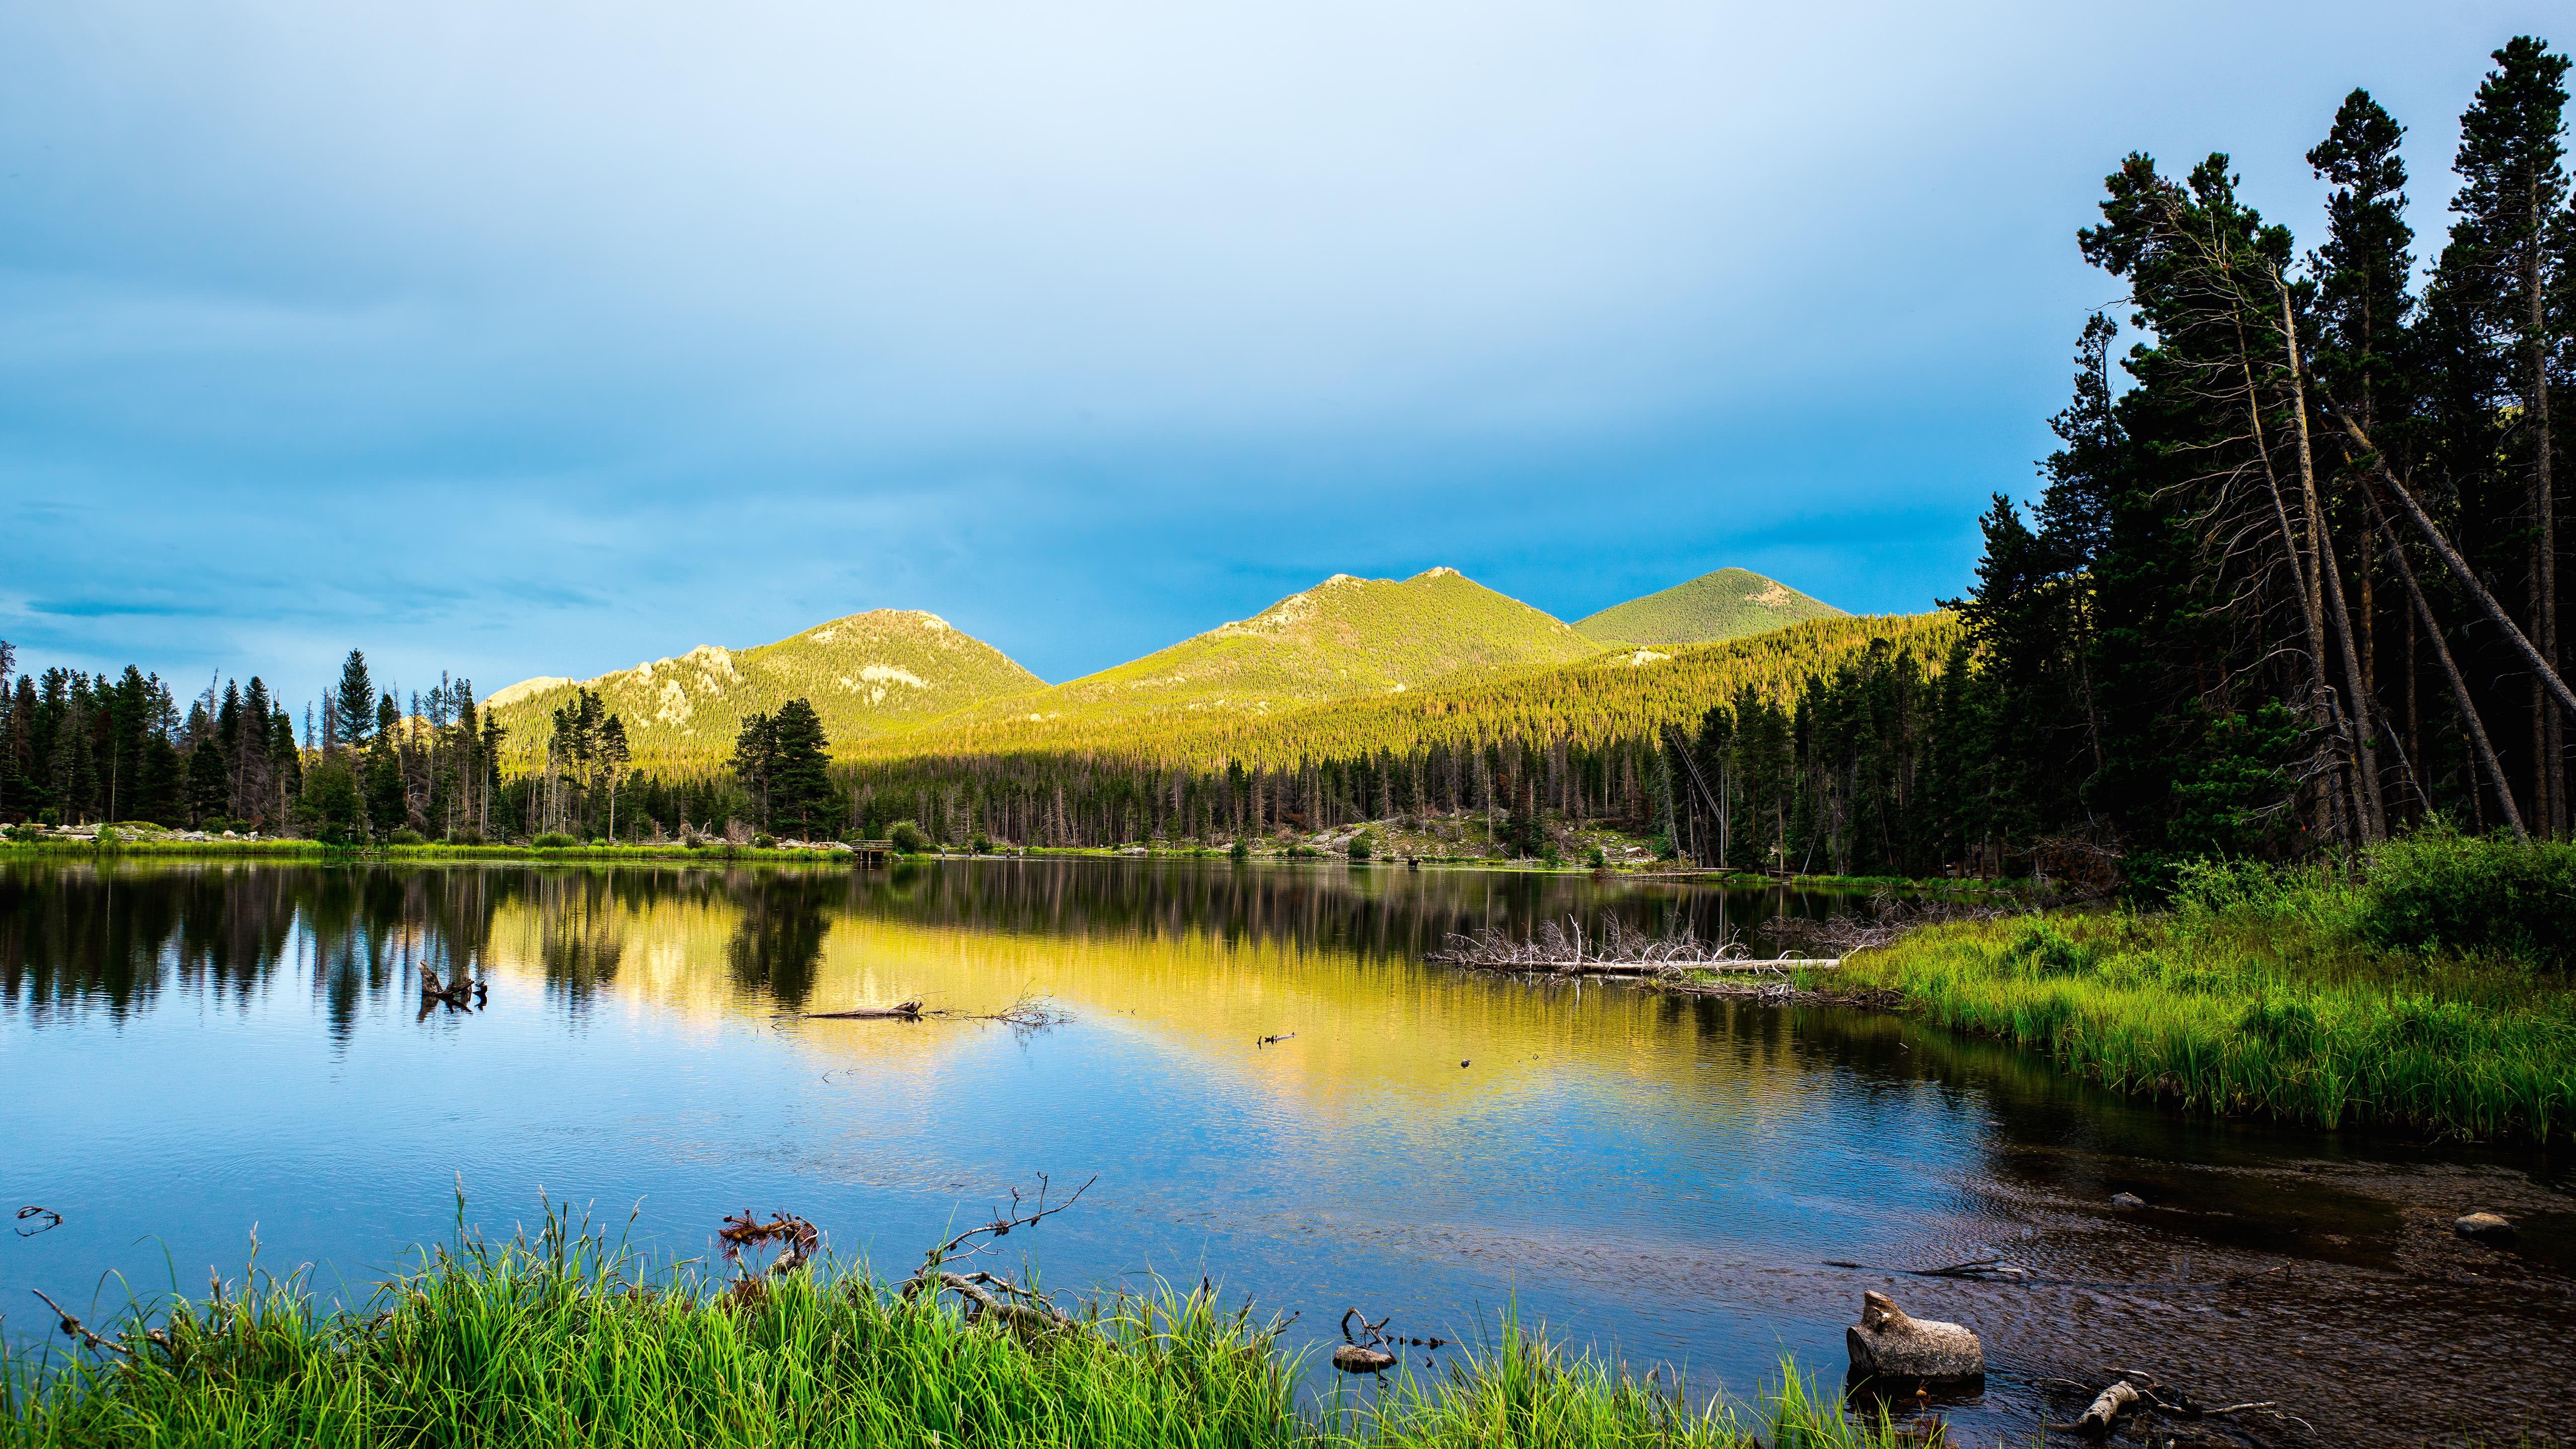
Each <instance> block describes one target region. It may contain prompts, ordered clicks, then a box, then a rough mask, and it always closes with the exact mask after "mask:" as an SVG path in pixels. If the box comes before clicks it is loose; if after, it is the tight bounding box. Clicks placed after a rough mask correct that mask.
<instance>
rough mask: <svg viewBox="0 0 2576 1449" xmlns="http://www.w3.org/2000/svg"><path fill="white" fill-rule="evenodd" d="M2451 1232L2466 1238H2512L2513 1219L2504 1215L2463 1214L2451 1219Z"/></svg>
mask: <svg viewBox="0 0 2576 1449" xmlns="http://www.w3.org/2000/svg"><path fill="white" fill-rule="evenodd" d="M2451 1231H2452V1232H2455V1233H2458V1234H2459V1235H2460V1236H2461V1237H2464V1238H2479V1239H2485V1240H2493V1239H2496V1238H2510V1237H2512V1236H2513V1219H2511V1218H2509V1217H2506V1216H2505V1215H2503V1214H2502V1213H2484V1212H2480V1213H2463V1214H2462V1215H2460V1216H2459V1217H2456V1218H2453V1219H2451Z"/></svg>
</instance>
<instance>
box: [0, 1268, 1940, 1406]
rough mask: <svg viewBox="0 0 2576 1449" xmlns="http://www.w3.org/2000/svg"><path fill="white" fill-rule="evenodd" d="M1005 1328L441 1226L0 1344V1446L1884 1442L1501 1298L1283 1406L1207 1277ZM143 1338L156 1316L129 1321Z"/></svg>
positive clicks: (1812, 1394)
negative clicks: (1412, 1350) (34, 1344)
mask: <svg viewBox="0 0 2576 1449" xmlns="http://www.w3.org/2000/svg"><path fill="white" fill-rule="evenodd" d="M1077 1317H1078V1319H1079V1322H1078V1324H1077V1326H1075V1327H1072V1328H1068V1329H1062V1330H1057V1331H1053V1332H1044V1333H1036V1334H1024V1333H1021V1332H1015V1331H1013V1330H1011V1329H1008V1328H1005V1327H1002V1326H1001V1325H999V1324H998V1323H990V1322H988V1323H985V1324H981V1325H977V1324H971V1323H969V1322H967V1321H965V1320H964V1319H962V1318H961V1317H960V1316H959V1315H958V1314H957V1313H956V1312H955V1311H954V1310H952V1309H950V1308H948V1307H944V1306H934V1305H931V1304H928V1303H926V1302H918V1301H905V1300H903V1299H901V1298H900V1297H898V1296H897V1295H896V1294H894V1293H893V1292H891V1291H890V1290H889V1289H888V1288H887V1287H886V1286H885V1285H884V1283H883V1282H881V1281H880V1280H877V1279H875V1278H873V1277H871V1276H869V1275H868V1274H867V1273H866V1272H865V1271H863V1270H855V1271H831V1270H816V1271H811V1272H804V1273H798V1274H794V1275H790V1276H788V1277H786V1278H776V1279H766V1280H762V1281H761V1282H759V1283H758V1284H756V1285H754V1286H753V1288H752V1290H751V1291H749V1292H747V1293H745V1292H733V1291H726V1290H725V1289H724V1288H723V1287H721V1286H720V1285H718V1284H717V1283H715V1282H713V1281H711V1280H709V1279H708V1278H706V1277H704V1276H702V1275H700V1274H699V1273H696V1272H693V1271H690V1270H688V1269H686V1268H683V1269H681V1270H679V1271H676V1272H665V1273H654V1272H648V1271H647V1269H646V1265H645V1264H644V1263H642V1262H641V1261H640V1260H639V1259H638V1258H636V1257H635V1256H633V1255H632V1254H629V1253H626V1252H623V1251H620V1250H617V1249H615V1248H612V1247H611V1246H610V1245H609V1244H608V1243H606V1242H604V1241H603V1240H602V1239H600V1238H598V1237H595V1236H591V1235H587V1234H575V1233H572V1232H569V1231H567V1230H566V1229H565V1227H564V1226H563V1224H562V1223H561V1222H559V1221H555V1222H550V1224H549V1227H548V1229H547V1230H546V1231H545V1232H544V1233H542V1234H541V1235H540V1236H539V1237H538V1238H537V1239H536V1240H534V1241H516V1242H512V1243H509V1244H505V1245H499V1246H489V1245H486V1244H484V1243H481V1242H479V1241H475V1240H470V1239H469V1240H467V1241H466V1242H465V1243H464V1244H463V1245H462V1246H460V1247H459V1248H457V1249H455V1250H452V1251H438V1252H434V1253H432V1254H429V1255H427V1256H426V1257H425V1258H423V1259H422V1260H421V1261H420V1264H419V1267H418V1268H417V1270H416V1271H413V1272H411V1273H409V1274H407V1275H404V1276H402V1277H399V1278H397V1279H395V1280H393V1281H390V1282H388V1283H386V1284H385V1285H383V1287H382V1288H381V1289H379V1290H378V1291H377V1292H376V1293H375V1294H374V1296H373V1298H372V1299H371V1300H369V1301H367V1302H365V1303H363V1304H361V1305H359V1306H356V1307H354V1308H351V1309H347V1310H343V1311H337V1312H333V1311H328V1310H326V1309H325V1308H323V1307H322V1306H321V1304H320V1303H319V1302H318V1301H317V1299H316V1298H315V1297H314V1296H313V1295H312V1294H311V1293H310V1292H309V1291H307V1290H306V1289H305V1287H304V1286H303V1285H302V1284H301V1283H300V1282H297V1281H293V1280H289V1281H285V1282H277V1281H268V1282H265V1283H263V1284H261V1285H260V1286H259V1287H258V1288H257V1289H256V1290H255V1291H251V1292H248V1293H244V1294H236V1295H232V1296H224V1297H219V1298H214V1299H209V1300H207V1301H202V1302H188V1303H179V1304H176V1305H174V1306H172V1307H171V1308H170V1309H169V1310H168V1311H167V1312H166V1313H165V1314H163V1315H161V1316H160V1317H159V1318H158V1319H157V1320H155V1321H153V1322H147V1321H146V1320H144V1319H142V1318H140V1317H132V1318H129V1319H127V1320H126V1321H124V1322H121V1323H119V1324H116V1325H114V1326H113V1328H112V1331H111V1334H110V1336H111V1337H112V1338H116V1339H118V1340H119V1341H121V1343H122V1344H123V1346H124V1347H125V1348H126V1349H127V1350H128V1351H129V1352H130V1355H131V1357H130V1358H125V1357H118V1356H116V1355H114V1354H111V1353H108V1352H89V1353H84V1354H80V1355H78V1356H76V1357H74V1358H72V1359H71V1360H69V1362H68V1363H65V1362H64V1361H62V1360H60V1359H59V1358H57V1359H55V1360H54V1362H53V1363H52V1364H51V1365H50V1366H47V1365H39V1364H36V1363H32V1362H29V1361H26V1360H23V1359H22V1360H19V1361H16V1362H14V1363H11V1364H9V1365H8V1371H7V1384H8V1390H9V1397H8V1403H7V1409H8V1413H7V1415H6V1417H5V1418H0V1444H6V1445H11V1446H21V1445H23V1446H28V1449H37V1446H44V1449H54V1446H65V1449H68V1446H106V1445H135V1446H143V1445H181V1444H189V1445H224V1444H241V1445H250V1444H284V1443H296V1444H312V1445H325V1446H337V1445H349V1446H356V1445H468V1444H471V1445H477V1446H486V1445H488V1446H515V1445H529V1446H536V1445H546V1446H584V1445H619V1446H625V1445H635V1446H648V1445H649V1446H663V1445H668V1446H674V1449H677V1446H707V1449H719V1446H737V1445H739V1446H755V1445H756V1446H773V1445H776V1446H784V1445H809V1444H811V1445H824V1444H830V1445H845V1444H846V1445H888V1446H919V1445H939V1446H961V1449H962V1446H984V1445H993V1446H1004V1445H1008V1446H1020V1445H1026V1446H1037V1445H1085V1446H1106V1449H1129V1446H1133V1449H1147V1446H1163V1445H1171V1446H1193V1449H1197V1446H1208V1449H1214V1446H1243V1449H1265V1446H1281V1449H1285V1446H1317V1449H1324V1446H1352V1449H1359V1446H1383V1449H1410V1446H1422V1449H1431V1446H1441V1449H1448V1446H1455V1449H1468V1446H1532V1449H1536V1446H1548V1449H1590V1446H1602V1449H1609V1446H1621V1449H1652V1446H1675V1449H1681V1446H1743V1449H1751V1446H1754V1445H1757V1444H1769V1445H1775V1446H1803V1449H1828V1446H1852V1449H1863V1446H1870V1445H1892V1444H1893V1443H1894V1442H1895V1441H1894V1440H1893V1438H1892V1437H1891V1436H1890V1434H1889V1433H1888V1432H1887V1430H1886V1429H1885V1428H1884V1426H1876V1427H1873V1426H1870V1425H1867V1424H1865V1423H1862V1422H1859V1421H1856V1420H1855V1419H1853V1418H1849V1417H1846V1415H1845V1414H1844V1413H1843V1411H1842V1409H1841V1407H1840V1405H1839V1404H1838V1403H1836V1402H1835V1401H1833V1400H1832V1399H1831V1398H1828V1397H1821V1396H1819V1394H1818V1393H1817V1391H1816V1390H1815V1389H1814V1388H1813V1387H1812V1386H1811V1385H1809V1384H1807V1383H1806V1382H1804V1381H1803V1380H1802V1379H1801V1378H1800V1377H1799V1376H1798V1374H1797V1373H1796V1372H1795V1370H1794V1368H1791V1367H1788V1366H1785V1365H1784V1369H1785V1370H1786V1371H1785V1372H1784V1374H1783V1384H1782V1386H1781V1387H1779V1388H1778V1389H1776V1390H1772V1391H1770V1392H1767V1393H1765V1394H1763V1395H1761V1396H1760V1397H1759V1398H1757V1399H1755V1400H1753V1401H1750V1402H1743V1403H1738V1402H1731V1401H1701V1400H1698V1399H1694V1398H1693V1397H1692V1396H1691V1395H1690V1394H1689V1392H1688V1391H1687V1390H1686V1389H1684V1388H1682V1387H1681V1386H1680V1385H1678V1384H1670V1383H1659V1382H1657V1380H1656V1379H1655V1378H1652V1377H1649V1378H1645V1379H1640V1378H1637V1377H1634V1376H1631V1375H1628V1374H1626V1373H1624V1372H1621V1371H1619V1370H1618V1369H1616V1368H1614V1367H1612V1366H1611V1365H1609V1364H1606V1363H1604V1362H1603V1361H1601V1360H1599V1359H1596V1358H1591V1357H1570V1356H1568V1355H1567V1354H1565V1353H1563V1352H1561V1351H1559V1350H1557V1349H1555V1348H1552V1347H1550V1346H1549V1345H1548V1344H1547V1343H1546V1342H1544V1341H1543V1339H1542V1338H1540V1337H1539V1336H1537V1335H1533V1334H1529V1333H1525V1332H1523V1331H1522V1330H1521V1329H1520V1328H1519V1327H1518V1326H1517V1325H1516V1324H1515V1323H1514V1322H1512V1321H1510V1320H1508V1319H1507V1320H1506V1321H1505V1322H1504V1324H1503V1325H1502V1327H1501V1328H1500V1330H1499V1332H1498V1333H1497V1334H1496V1335H1495V1336H1494V1337H1493V1339H1492V1340H1491V1341H1490V1342H1488V1343H1486V1344H1484V1345H1483V1346H1481V1347H1480V1348H1478V1349H1475V1350H1472V1351H1467V1352H1464V1353H1457V1352H1454V1351H1453V1353H1452V1354H1451V1357H1452V1358H1453V1359H1454V1360H1455V1362H1453V1363H1452V1365H1451V1366H1450V1367H1449V1368H1448V1370H1447V1371H1446V1372H1445V1374H1440V1375H1435V1376H1432V1377H1430V1378H1428V1379H1417V1378H1414V1377H1412V1376H1410V1375H1398V1376H1395V1377H1393V1378H1392V1379H1391V1380H1390V1381H1389V1382H1388V1383H1386V1384H1385V1385H1384V1386H1383V1387H1380V1386H1377V1385H1376V1384H1374V1383H1373V1382H1372V1383H1368V1384H1366V1385H1365V1386H1364V1385H1362V1384H1361V1383H1358V1382H1354V1381H1346V1382H1343V1383H1341V1384H1339V1385H1338V1386H1336V1387H1335V1388H1333V1389H1332V1390H1331V1391H1330V1392H1328V1393H1327V1394H1325V1395H1324V1396H1322V1397H1321V1398H1319V1399H1318V1398H1301V1395H1300V1391H1299V1386H1300V1382H1301V1374H1302V1373H1303V1372H1304V1371H1305V1370H1306V1369H1307V1368H1308V1367H1309V1365H1308V1364H1307V1363H1306V1362H1305V1361H1304V1360H1303V1359H1302V1358H1301V1357H1299V1356H1297V1355H1294V1354H1290V1353H1287V1352H1284V1351H1283V1350H1282V1348H1281V1346H1280V1343H1279V1338H1278V1326H1277V1325H1275V1324H1271V1323H1265V1322H1260V1321H1257V1320H1255V1319H1254V1317H1253V1316H1252V1315H1251V1314H1250V1313H1249V1312H1248V1311H1235V1312H1226V1311H1222V1310H1220V1309H1219V1308H1218V1307H1217V1306H1216V1305H1215V1300H1214V1298H1213V1296H1212V1295H1205V1294H1198V1293H1192V1294H1187V1295H1182V1294H1175V1293H1171V1292H1164V1293H1160V1294H1158V1295H1154V1296H1149V1297H1130V1298H1120V1299H1115V1300H1108V1301H1103V1302H1099V1303H1095V1304H1093V1305H1090V1306H1089V1307H1088V1308H1086V1309H1085V1310H1083V1311H1082V1312H1081V1313H1080V1314H1078V1315H1077ZM146 1331H155V1332H158V1333H159V1334H160V1335H161V1337H160V1339H159V1340H158V1341H153V1340H150V1339H147V1338H146V1337H144V1334H145V1333H146Z"/></svg>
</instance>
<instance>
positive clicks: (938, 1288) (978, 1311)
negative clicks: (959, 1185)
mask: <svg viewBox="0 0 2576 1449" xmlns="http://www.w3.org/2000/svg"><path fill="white" fill-rule="evenodd" d="M1099 1180H1100V1179H1099V1178H1098V1177H1097V1176H1095V1177H1093V1178H1091V1179H1090V1181H1087V1182H1085V1183H1083V1185H1082V1186H1080V1187H1077V1188H1075V1189H1074V1190H1073V1195H1072V1196H1071V1197H1068V1198H1066V1199H1065V1200H1064V1201H1062V1202H1059V1203H1056V1204H1055V1205H1054V1206H1052V1207H1050V1206H1048V1204H1047V1193H1048V1190H1049V1188H1048V1183H1047V1175H1046V1174H1045V1173H1043V1172H1041V1173H1039V1174H1038V1198H1037V1204H1036V1207H1035V1208H1034V1209H1033V1210H1031V1211H1025V1212H1024V1211H1022V1210H1021V1209H1022V1207H1023V1205H1024V1199H1022V1198H1021V1196H1020V1190H1019V1189H1018V1188H1013V1189H1011V1206H1010V1208H1009V1210H1008V1211H1005V1212H997V1213H995V1214H994V1215H993V1220H992V1221H991V1222H989V1223H986V1224H985V1225H984V1226H982V1227H980V1228H968V1229H967V1230H966V1231H964V1232H962V1233H959V1234H958V1235H957V1236H955V1237H953V1238H950V1239H949V1240H948V1241H947V1242H944V1243H942V1244H940V1245H939V1246H938V1247H935V1248H933V1249H931V1250H930V1251H929V1252H928V1253H926V1254H924V1255H923V1256H922V1260H921V1267H920V1269H919V1270H918V1271H917V1272H915V1273H914V1274H913V1275H912V1276H911V1277H909V1278H906V1279H905V1280H903V1283H902V1285H901V1287H900V1288H898V1289H897V1292H898V1293H899V1294H900V1296H902V1297H904V1298H907V1299H908V1298H911V1297H913V1296H914V1295H916V1294H919V1293H922V1292H925V1291H926V1292H928V1293H929V1294H930V1296H931V1297H932V1298H933V1299H936V1298H937V1297H938V1296H939V1295H940V1294H942V1293H954V1294H956V1295H957V1296H958V1298H959V1299H960V1300H961V1301H962V1302H963V1303H964V1304H965V1305H966V1321H967V1322H969V1323H974V1322H979V1321H981V1320H982V1319H984V1318H987V1317H990V1318H992V1319H994V1320H995V1321H997V1322H1000V1323H1004V1324H1008V1325H1009V1326H1010V1327H1012V1328H1015V1329H1018V1330H1019V1331H1021V1332H1023V1333H1051V1332H1054V1331H1056V1330H1058V1329H1065V1328H1076V1327H1079V1326H1080V1325H1081V1322H1082V1320H1080V1319H1078V1318H1075V1317H1074V1316H1072V1315H1071V1314H1068V1313H1066V1312H1065V1311H1064V1310H1062V1309H1060V1308H1058V1307H1056V1306H1055V1301H1054V1300H1053V1299H1050V1298H1048V1297H1047V1296H1046V1295H1045V1294H1043V1293H1040V1292H1038V1291H1037V1290H1036V1289H1034V1288H1023V1287H1021V1286H1020V1285H1019V1284H1017V1283H1014V1282H1012V1281H1011V1280H1010V1279H1008V1278H1005V1277H1002V1276H1001V1275H999V1274H996V1273H988V1272H983V1271H977V1272H972V1273H960V1272H958V1271H956V1270H955V1269H953V1268H951V1267H949V1266H948V1265H949V1264H951V1263H954V1262H957V1261H958V1260H960V1259H965V1258H972V1257H974V1256H975V1255H977V1254H978V1253H984V1252H989V1251H991V1250H992V1248H993V1245H994V1244H995V1243H996V1242H998V1241H999V1240H1000V1239H1002V1238H1005V1237H1008V1236H1010V1233H1011V1230H1012V1229H1014V1228H1028V1227H1035V1226H1037V1225H1038V1224H1039V1223H1041V1222H1043V1221H1045V1220H1046V1219H1048V1218H1051V1217H1053V1216H1055V1215H1056V1214H1057V1213H1060V1212H1063V1211H1064V1210H1065V1209H1066V1208H1069V1207H1071V1206H1073V1205H1074V1204H1075V1203H1077V1202H1080V1201H1082V1195H1083V1194H1084V1193H1086V1192H1089V1191H1091V1184H1092V1183H1094V1182H1098V1181H1099ZM979 1238H980V1239H982V1241H981V1242H978V1241H976V1240H977V1239H979Z"/></svg>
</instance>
